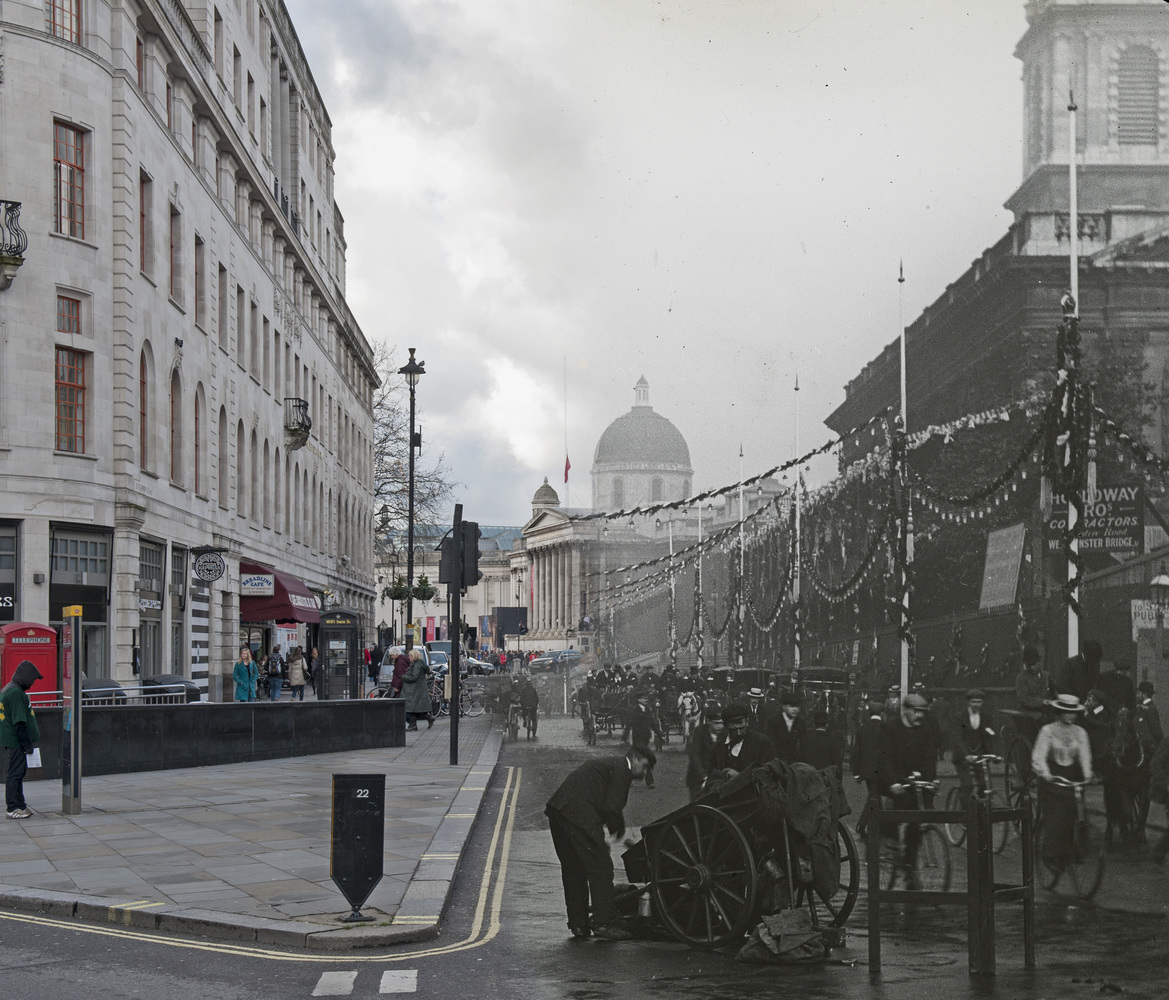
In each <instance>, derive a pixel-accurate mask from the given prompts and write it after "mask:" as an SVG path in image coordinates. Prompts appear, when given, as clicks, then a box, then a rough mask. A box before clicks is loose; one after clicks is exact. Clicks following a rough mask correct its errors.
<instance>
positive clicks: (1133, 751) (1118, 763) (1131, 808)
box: [1100, 707, 1149, 847]
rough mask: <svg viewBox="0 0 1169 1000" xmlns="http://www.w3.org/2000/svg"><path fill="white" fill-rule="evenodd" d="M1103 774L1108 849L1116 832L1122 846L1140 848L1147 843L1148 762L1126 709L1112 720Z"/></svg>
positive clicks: (1133, 721)
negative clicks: (1142, 818) (1142, 819)
mask: <svg viewBox="0 0 1169 1000" xmlns="http://www.w3.org/2000/svg"><path fill="white" fill-rule="evenodd" d="M1100 773H1101V775H1102V776H1103V778H1104V814H1105V827H1104V843H1105V845H1106V846H1108V847H1111V846H1112V832H1113V829H1114V828H1115V829H1117V830H1118V831H1119V833H1120V840H1121V843H1122V844H1128V845H1131V846H1139V845H1140V844H1142V843H1144V840H1145V831H1144V824H1143V823H1142V822H1141V817H1142V816H1144V815H1146V814H1147V813H1146V809H1147V807H1146V806H1145V802H1146V801H1147V800H1148V796H1149V758H1148V756H1147V755H1146V753H1145V748H1144V744H1143V742H1142V740H1141V737H1140V730H1139V729H1138V727H1137V725H1136V723H1135V720H1134V719H1133V717H1132V713H1131V712H1130V711H1129V710H1128V708H1127V707H1125V708H1121V709H1120V710H1119V711H1118V712H1117V713H1116V718H1115V719H1114V720H1113V723H1112V734H1111V737H1110V739H1109V740H1108V743H1107V747H1106V750H1105V752H1104V754H1103V757H1102V759H1101V761H1100Z"/></svg>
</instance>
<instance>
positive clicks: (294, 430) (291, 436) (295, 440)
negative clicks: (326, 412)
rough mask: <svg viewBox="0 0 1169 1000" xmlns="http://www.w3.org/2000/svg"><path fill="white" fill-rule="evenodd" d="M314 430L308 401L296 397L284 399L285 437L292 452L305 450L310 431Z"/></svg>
mask: <svg viewBox="0 0 1169 1000" xmlns="http://www.w3.org/2000/svg"><path fill="white" fill-rule="evenodd" d="M312 429H313V421H312V418H311V417H310V416H309V415H308V400H307V399H297V398H296V397H295V396H285V397H284V436H285V442H286V443H287V446H288V449H289V450H290V451H295V450H296V449H297V448H303V447H304V446H305V444H307V443H308V436H309V431H311V430H312Z"/></svg>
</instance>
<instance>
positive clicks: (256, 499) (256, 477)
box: [248, 431, 263, 522]
mask: <svg viewBox="0 0 1169 1000" xmlns="http://www.w3.org/2000/svg"><path fill="white" fill-rule="evenodd" d="M248 459H249V460H250V461H251V463H252V490H251V496H250V497H249V498H248V513H249V514H250V515H251V519H252V520H253V521H256V522H259V520H260V517H261V516H262V515H263V510H262V508H261V506H260V479H261V475H262V470H261V469H260V442H259V439H258V438H257V437H256V432H255V431H252V443H251V451H250V452H249V453H248Z"/></svg>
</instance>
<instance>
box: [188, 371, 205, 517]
mask: <svg viewBox="0 0 1169 1000" xmlns="http://www.w3.org/2000/svg"><path fill="white" fill-rule="evenodd" d="M203 397H204V393H203V384H202V383H201V382H200V383H199V384H198V385H196V386H195V434H194V436H193V438H192V440H193V441H194V444H195V464H194V466H193V467H192V472H193V473H194V479H195V481H194V483H193V484H192V485H193V486H194V487H195V495H196V496H202V495H203V491H204V490H205V489H206V488H207V477H206V475H205V473H204V471H203V463H204V462H206V461H207V440H206V438H207V419H206V417H204V415H203V407H204V406H205V405H206V404H205V403H204V402H203Z"/></svg>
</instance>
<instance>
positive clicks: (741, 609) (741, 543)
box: [739, 441, 746, 670]
mask: <svg viewBox="0 0 1169 1000" xmlns="http://www.w3.org/2000/svg"><path fill="white" fill-rule="evenodd" d="M743 518H744V512H743V442H742V441H740V442H739V669H740V670H742V669H743V619H744V617H745V610H746V609H745V608H744V607H743V595H744V589H743V588H744V574H743V568H744V563H745V557H744V554H743V553H744V541H743V523H744V520H743Z"/></svg>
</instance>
